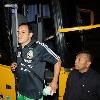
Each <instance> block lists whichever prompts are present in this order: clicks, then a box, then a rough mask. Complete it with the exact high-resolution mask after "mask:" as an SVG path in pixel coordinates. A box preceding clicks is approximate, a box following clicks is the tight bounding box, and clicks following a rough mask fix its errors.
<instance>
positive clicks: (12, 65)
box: [11, 62, 17, 71]
mask: <svg viewBox="0 0 100 100" xmlns="http://www.w3.org/2000/svg"><path fill="white" fill-rule="evenodd" d="M16 67H17V63H16V62H13V63H12V64H11V71H15V69H16Z"/></svg>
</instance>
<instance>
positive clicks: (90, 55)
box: [77, 51, 93, 62]
mask: <svg viewBox="0 0 100 100" xmlns="http://www.w3.org/2000/svg"><path fill="white" fill-rule="evenodd" d="M82 53H84V54H87V55H88V57H89V60H90V61H91V62H93V57H92V54H91V53H90V52H89V51H80V52H78V53H77V55H79V54H82Z"/></svg>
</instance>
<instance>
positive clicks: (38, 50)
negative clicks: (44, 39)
mask: <svg viewBox="0 0 100 100" xmlns="http://www.w3.org/2000/svg"><path fill="white" fill-rule="evenodd" d="M58 59H59V56H57V55H56V54H55V53H54V52H53V51H52V50H51V49H50V48H48V46H47V45H45V44H44V43H40V42H39V41H32V42H31V43H29V44H28V45H26V46H25V47H24V48H23V49H22V48H21V47H19V48H18V52H17V69H16V76H17V91H18V92H19V93H20V94H22V95H24V96H27V97H29V98H34V97H35V96H36V95H37V94H36V93H37V92H38V93H39V94H40V96H41V95H42V90H43V83H42V82H41V81H40V79H38V78H37V77H36V75H34V72H35V73H36V74H38V76H39V77H40V78H41V79H42V80H43V79H44V71H45V65H46V62H49V63H51V64H53V65H54V64H55V63H56V62H57V60H58ZM33 71H34V72H33Z"/></svg>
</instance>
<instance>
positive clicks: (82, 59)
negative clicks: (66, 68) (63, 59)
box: [75, 53, 91, 71]
mask: <svg viewBox="0 0 100 100" xmlns="http://www.w3.org/2000/svg"><path fill="white" fill-rule="evenodd" d="M90 64H91V61H90V60H89V56H88V55H87V54H85V53H81V54H79V55H77V56H76V60H75V69H77V70H79V71H81V70H86V69H88V68H89V67H90Z"/></svg>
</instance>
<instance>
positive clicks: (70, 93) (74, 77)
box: [64, 69, 100, 100]
mask: <svg viewBox="0 0 100 100" xmlns="http://www.w3.org/2000/svg"><path fill="white" fill-rule="evenodd" d="M64 100H100V75H99V74H98V73H97V72H95V71H93V70H92V69H89V70H88V72H85V73H83V74H82V73H80V72H79V71H77V70H73V71H72V72H71V73H70V74H69V77H68V80H67V82H66V90H65V94H64Z"/></svg>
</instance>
